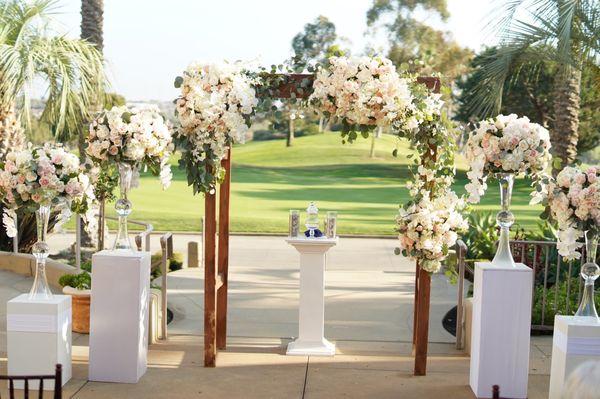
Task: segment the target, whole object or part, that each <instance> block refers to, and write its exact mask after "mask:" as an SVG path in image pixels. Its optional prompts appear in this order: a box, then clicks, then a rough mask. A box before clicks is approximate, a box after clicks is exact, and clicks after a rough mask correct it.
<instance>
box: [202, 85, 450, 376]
mask: <svg viewBox="0 0 600 399" xmlns="http://www.w3.org/2000/svg"><path fill="white" fill-rule="evenodd" d="M306 79H308V80H309V81H310V83H311V84H310V87H312V81H313V80H314V75H312V74H290V75H288V78H287V79H286V81H287V83H284V84H281V86H280V87H279V88H277V89H276V90H275V93H276V94H275V96H273V97H276V98H290V97H296V98H307V97H308V96H309V95H310V93H308V92H307V90H298V89H299V88H300V85H301V82H302V81H305V80H306ZM417 81H418V82H419V83H422V84H424V85H426V86H427V87H428V88H429V89H430V90H431V91H432V92H434V93H439V91H440V86H441V83H440V80H439V78H434V77H419V78H417ZM433 150H434V151H433V153H434V154H435V149H433ZM434 156H435V155H434ZM221 165H222V166H223V168H224V169H225V179H224V180H223V182H222V183H221V185H220V186H219V194H218V197H219V208H218V215H219V216H218V218H219V223H218V224H217V220H216V219H217V206H216V205H217V204H216V202H217V194H216V192H215V193H213V194H209V193H207V194H206V196H205V201H204V213H205V215H204V223H205V224H204V366H205V367H215V366H216V357H217V350H220V349H225V348H226V347H227V288H228V280H229V275H228V269H229V199H230V193H231V148H230V149H229V151H228V152H227V157H226V158H225V159H223V161H221ZM217 226H218V240H217ZM415 274H416V276H415V302H414V314H413V318H414V322H413V351H414V355H415V366H414V374H415V375H425V374H426V372H427V343H428V336H429V302H430V289H431V277H430V275H429V273H428V272H426V271H423V270H421V268H420V267H419V264H418V262H417V265H416V273H415Z"/></svg>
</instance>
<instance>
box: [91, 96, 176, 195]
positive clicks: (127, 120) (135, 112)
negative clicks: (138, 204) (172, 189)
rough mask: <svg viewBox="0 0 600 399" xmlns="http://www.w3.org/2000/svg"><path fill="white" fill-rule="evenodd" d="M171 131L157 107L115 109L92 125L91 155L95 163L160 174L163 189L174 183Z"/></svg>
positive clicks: (94, 121) (106, 112) (101, 116)
mask: <svg viewBox="0 0 600 399" xmlns="http://www.w3.org/2000/svg"><path fill="white" fill-rule="evenodd" d="M174 148H175V147H174V144H173V139H172V137H171V128H170V125H169V123H168V121H166V120H165V118H164V117H163V116H162V115H161V114H160V111H159V110H158V107H156V106H150V105H148V106H144V107H134V108H128V107H126V106H122V107H113V108H112V109H111V110H110V111H104V112H102V113H100V114H99V115H98V116H97V117H96V118H95V119H94V120H93V121H92V123H91V124H90V128H89V135H88V138H87V148H86V152H87V155H88V156H89V157H90V158H91V159H92V161H93V162H94V163H97V164H104V163H107V162H108V163H118V162H126V163H129V164H131V165H132V166H134V167H135V168H139V167H140V166H142V165H143V166H146V167H148V168H149V169H150V170H151V171H152V172H153V173H154V174H155V175H160V177H161V182H162V185H163V188H167V187H168V186H169V185H170V183H171V178H172V174H171V166H170V164H169V157H170V156H171V154H172V153H173V150H174Z"/></svg>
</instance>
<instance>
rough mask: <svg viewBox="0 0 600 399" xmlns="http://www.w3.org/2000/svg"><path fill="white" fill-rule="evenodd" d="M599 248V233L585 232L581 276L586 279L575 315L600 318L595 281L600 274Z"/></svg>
mask: <svg viewBox="0 0 600 399" xmlns="http://www.w3.org/2000/svg"><path fill="white" fill-rule="evenodd" d="M597 248H598V234H597V233H595V232H593V231H590V230H588V231H586V232H585V254H586V262H585V263H584V264H583V266H581V277H582V278H583V281H584V287H583V295H582V296H581V303H580V304H579V309H577V312H576V313H575V316H581V317H594V318H596V320H598V312H597V311H596V304H595V303H594V283H595V281H596V279H597V278H598V276H600V267H598V264H597V263H596V249H597Z"/></svg>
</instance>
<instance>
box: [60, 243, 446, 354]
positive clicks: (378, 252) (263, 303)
mask: <svg viewBox="0 0 600 399" xmlns="http://www.w3.org/2000/svg"><path fill="white" fill-rule="evenodd" d="M72 240H73V238H72V236H71V235H65V234H53V235H52V236H51V237H50V245H51V248H66V247H67V246H68V245H69V243H71V242H72ZM199 240H200V237H199V236H198V235H187V234H185V235H184V234H177V235H175V236H174V242H173V243H174V249H175V251H176V252H182V253H184V254H186V255H187V243H188V242H189V241H199ZM396 245H397V241H396V240H395V239H375V238H341V239H340V242H339V245H338V246H336V247H334V248H332V249H331V250H330V252H329V253H328V266H327V271H326V273H325V284H326V288H325V290H326V298H325V318H326V320H325V324H326V327H325V334H326V336H327V337H329V338H331V339H334V340H335V339H343V340H359V341H360V340H364V341H367V340H368V341H394V342H398V341H400V342H409V341H411V340H412V315H413V298H414V294H413V292H414V291H413V290H414V267H415V266H414V263H413V262H412V261H409V260H408V259H406V258H403V257H402V256H396V255H394V248H395V247H396ZM151 246H152V250H153V251H155V250H158V248H160V244H159V235H153V236H152V243H151ZM230 248H231V250H230V269H229V276H230V277H229V281H230V288H229V301H230V302H229V312H228V317H229V326H228V335H231V336H235V337H273V338H290V337H294V336H296V335H297V333H298V290H299V257H298V253H297V252H296V250H295V249H294V248H293V247H292V246H290V245H288V244H287V243H286V242H285V241H284V237H273V236H232V237H231V241H230ZM168 292H169V302H168V303H169V308H170V309H171V310H173V312H174V316H175V318H174V321H173V323H172V324H171V325H170V326H169V331H171V332H173V333H177V334H189V335H194V334H195V335H200V334H202V333H203V309H204V302H203V300H204V271H203V269H201V268H194V269H183V270H180V271H177V272H175V273H171V274H170V275H169V280H168ZM456 298H457V287H456V286H455V285H451V284H449V283H448V282H447V279H446V277H445V276H444V275H443V274H438V275H435V276H433V280H432V289H431V313H430V314H431V326H430V340H431V341H432V342H447V343H451V342H454V341H453V340H454V337H453V336H452V335H450V334H448V333H447V332H446V331H445V330H444V329H443V328H442V318H443V317H444V316H445V314H446V313H447V312H448V310H450V309H451V308H452V307H453V306H455V305H456V301H457V299H456Z"/></svg>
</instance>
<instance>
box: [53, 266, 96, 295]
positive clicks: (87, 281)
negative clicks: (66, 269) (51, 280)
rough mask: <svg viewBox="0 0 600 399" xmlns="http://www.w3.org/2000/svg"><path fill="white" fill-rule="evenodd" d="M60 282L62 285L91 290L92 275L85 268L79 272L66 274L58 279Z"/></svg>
mask: <svg viewBox="0 0 600 399" xmlns="http://www.w3.org/2000/svg"><path fill="white" fill-rule="evenodd" d="M58 284H60V286H61V287H73V288H75V289H78V290H89V289H90V288H92V275H91V274H90V273H89V272H87V271H85V270H84V271H82V272H81V273H79V274H65V275H63V276H61V277H60V278H59V279H58Z"/></svg>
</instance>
